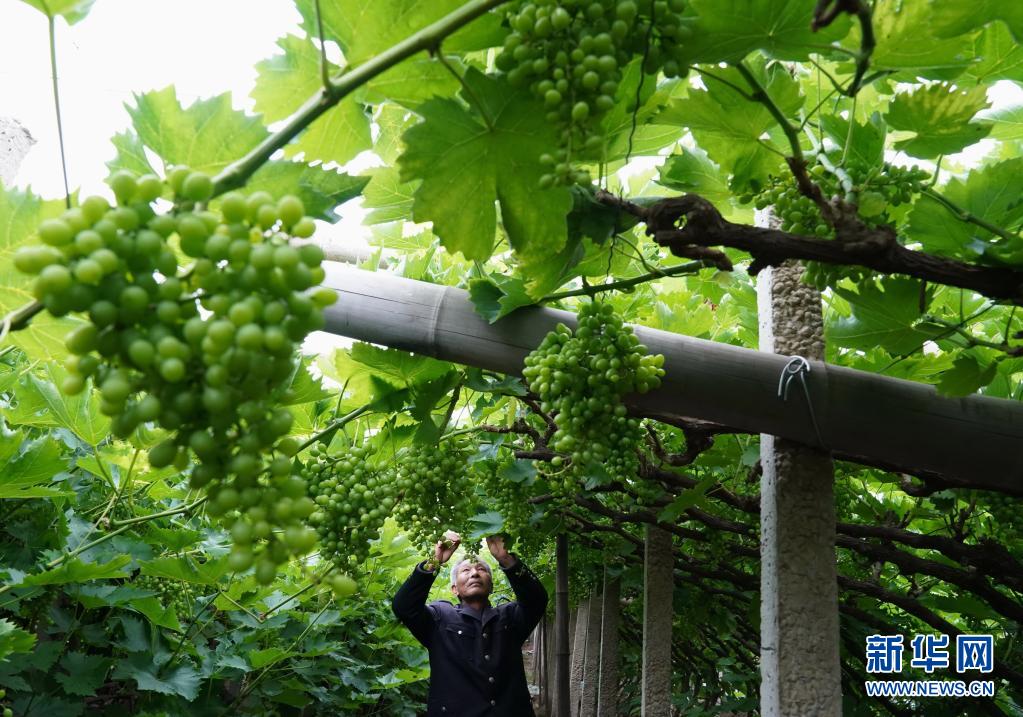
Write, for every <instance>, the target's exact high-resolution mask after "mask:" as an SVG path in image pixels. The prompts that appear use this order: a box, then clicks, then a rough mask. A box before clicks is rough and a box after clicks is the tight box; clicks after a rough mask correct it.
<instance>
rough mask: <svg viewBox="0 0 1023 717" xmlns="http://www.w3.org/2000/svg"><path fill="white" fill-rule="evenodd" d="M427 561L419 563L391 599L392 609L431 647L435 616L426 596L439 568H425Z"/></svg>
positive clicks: (416, 635) (422, 641)
mask: <svg viewBox="0 0 1023 717" xmlns="http://www.w3.org/2000/svg"><path fill="white" fill-rule="evenodd" d="M425 562H426V561H423V562H422V563H420V564H419V565H417V566H416V567H415V570H413V571H412V574H411V575H409V577H408V580H406V581H405V583H404V584H403V585H402V586H401V587H400V588H398V592H396V593H395V594H394V599H393V600H391V610H393V611H394V615H395V617H397V618H398V619H399V620H401V622H402V624H403V625H405V627H407V628H408V629H409V632H411V633H412V635H413V636H414V637H415V638H416V639H417V640H419V642H421V643H422V644H423V647H425V648H427V649H429V648H430V640H431V639H432V637H433V627H434V617H433V610H432V608H431V607H430V606H429V605H427V604H426V598H427V596H428V595H429V594H430V588H431V587H433V581H434V580H436V579H437V573H438V572H439V568H438V569H435V570H433V571H432V572H431V571H429V570H424V569H423V565H424V564H425Z"/></svg>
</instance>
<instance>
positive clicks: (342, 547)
mask: <svg viewBox="0 0 1023 717" xmlns="http://www.w3.org/2000/svg"><path fill="white" fill-rule="evenodd" d="M309 454H310V458H309V460H308V461H306V463H305V465H304V466H303V468H302V471H301V475H302V477H303V478H304V479H305V483H306V486H307V488H308V490H309V496H310V497H311V498H312V500H313V502H314V503H316V506H317V507H316V512H314V513H313V514H312V515H311V516H310V518H309V521H310V523H312V524H313V525H314V526H315V527H316V530H317V532H318V533H319V536H320V554H321V555H322V556H324V557H326V558H328V559H330V560H332V561H334V563H335V564H336V565H338V566H339V567H342V568H348V569H351V568H354V567H355V566H357V565H359V564H360V563H362V562H363V561H365V559H366V557H367V555H368V554H369V541H371V540H373V539H374V538H376V537H377V535H378V534H379V532H380V527H381V526H382V525H383V524H384V520H385V519H386V518H387V516H389V515H390V514H391V510H392V509H393V508H394V505H395V502H396V501H397V489H396V486H395V482H394V476H393V475H391V474H390V473H388V472H386V471H383V470H378V469H376V468H374V467H372V466H371V465H370V463H369V461H370V459H371V458H372V452H371V450H370V448H369V447H367V446H352V447H351V448H349V449H348V450H346V451H345V452H344V453H343V454H341V455H339V456H328V455H327V453H326V451H325V450H323V449H322V448H320V447H318V446H317V447H313V448H312V449H311V450H310V452H309Z"/></svg>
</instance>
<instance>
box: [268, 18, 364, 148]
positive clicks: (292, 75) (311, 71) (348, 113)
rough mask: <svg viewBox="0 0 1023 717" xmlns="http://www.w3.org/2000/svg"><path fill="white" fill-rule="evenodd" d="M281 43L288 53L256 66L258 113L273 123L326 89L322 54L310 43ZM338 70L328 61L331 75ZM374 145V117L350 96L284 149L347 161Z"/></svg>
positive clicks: (290, 39)
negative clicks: (372, 120)
mask: <svg viewBox="0 0 1023 717" xmlns="http://www.w3.org/2000/svg"><path fill="white" fill-rule="evenodd" d="M277 45H278V47H280V48H281V50H283V54H281V55H274V56H273V57H271V58H270V59H268V60H263V61H262V62H260V63H258V64H257V65H256V70H257V72H258V75H257V77H256V86H255V87H254V88H253V90H252V93H251V96H252V99H253V100H255V103H256V104H255V107H256V111H257V112H260V113H262V115H263V117H264V119H265V120H266V121H268V122H275V121H277V120H280V119H284V118H285V117H288V116H289V115H291V114H292V113H293V112H294V111H295V110H297V109H298V108H299V107H300V106H301V105H302V104H303V103H305V101H306V100H308V99H309V98H310V97H312V96H313V95H314V94H316V92H317V91H319V90H320V89H321V88H322V87H323V80H322V76H321V70H320V52H319V50H318V49H317V48H316V46H315V45H313V43H312V42H311V41H309V40H307V39H303V38H300V37H296V36H295V35H286V36H284V37H283V38H281V39H280V40H278V41H277ZM338 69H339V68H338V67H337V66H336V65H331V64H330V63H328V68H327V70H328V72H329V73H330V74H336V73H337V71H338ZM371 146H372V140H371V138H370V132H369V117H368V116H367V115H366V113H365V112H364V111H363V109H362V107H361V106H360V105H359V104H358V103H357V102H356V101H355V100H354V99H353V98H352V97H351V96H349V97H346V98H344V99H343V100H341V102H339V103H338V104H337V105H335V106H334V107H332V108H330V109H329V110H327V111H326V112H325V113H324V114H322V115H321V116H320V117H318V118H317V119H316V120H315V121H314V122H313V123H312V124H311V125H310V126H309V127H308V128H307V129H306V130H305V131H304V132H302V134H301V135H299V137H298V139H297V140H296V141H295V142H293V143H291V144H289V145H288V146H287V147H285V153H286V154H288V155H294V154H297V153H299V152H302V153H303V154H304V157H305V159H306V161H313V160H320V161H323V162H337V163H338V164H344V163H345V162H347V161H348V160H350V159H352V158H353V157H355V155H357V154H358V153H359V152H361V151H363V150H365V149H369V148H370V147H371Z"/></svg>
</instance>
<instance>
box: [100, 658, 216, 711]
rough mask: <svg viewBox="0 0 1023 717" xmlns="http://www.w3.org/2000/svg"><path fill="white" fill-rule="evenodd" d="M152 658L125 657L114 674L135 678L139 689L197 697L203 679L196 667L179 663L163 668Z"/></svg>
mask: <svg viewBox="0 0 1023 717" xmlns="http://www.w3.org/2000/svg"><path fill="white" fill-rule="evenodd" d="M152 660H153V656H152V655H148V654H140V655H132V656H131V657H127V658H124V659H122V660H120V661H119V662H118V663H117V666H116V667H115V668H114V674H113V676H114V677H116V678H119V679H132V680H135V683H136V684H137V685H138V689H140V690H144V691H147V692H158V693H160V694H164V695H178V696H180V697H184V698H185V699H186V700H189V701H191V700H194V699H195V698H196V696H197V695H198V694H199V684H200V682H201V679H200V676H199V673H198V672H197V671H196V669H195V668H194V667H192V666H191V665H188V664H180V663H177V664H176V665H175V666H173V667H170V668H166V669H161V667H160V666H159V665H156V664H154V663H153V661H152Z"/></svg>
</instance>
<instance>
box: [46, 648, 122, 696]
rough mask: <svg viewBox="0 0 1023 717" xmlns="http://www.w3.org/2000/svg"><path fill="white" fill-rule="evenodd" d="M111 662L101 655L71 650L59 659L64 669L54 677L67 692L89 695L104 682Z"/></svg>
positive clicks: (94, 692)
mask: <svg viewBox="0 0 1023 717" xmlns="http://www.w3.org/2000/svg"><path fill="white" fill-rule="evenodd" d="M111 664H112V661H111V660H110V659H109V658H106V657H103V656H102V655H87V654H86V653H84V652H74V651H72V652H68V653H67V654H66V655H64V657H62V658H61V659H60V666H61V667H62V668H64V670H63V671H62V672H58V673H56V675H54V677H55V678H56V680H57V682H59V683H60V685H61V687H63V688H64V692H66V693H67V694H69V695H77V696H79V697H89V696H91V695H94V694H96V690H97V689H99V688H100V686H102V685H103V683H104V682H106V678H107V672H109V671H110V665H111Z"/></svg>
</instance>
